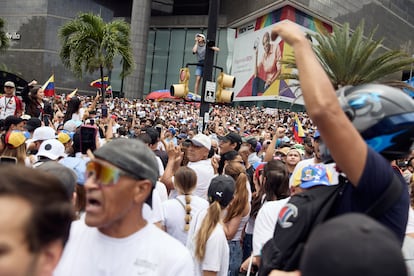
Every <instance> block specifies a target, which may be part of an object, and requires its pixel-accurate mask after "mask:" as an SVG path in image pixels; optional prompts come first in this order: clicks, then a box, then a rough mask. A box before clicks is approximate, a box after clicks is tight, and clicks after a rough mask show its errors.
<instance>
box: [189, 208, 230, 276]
mask: <svg viewBox="0 0 414 276" xmlns="http://www.w3.org/2000/svg"><path fill="white" fill-rule="evenodd" d="M206 214H207V210H203V211H201V212H199V213H198V214H197V215H196V217H195V218H193V219H192V220H191V225H190V231H188V239H187V248H188V249H189V250H190V252H191V254H192V256H193V260H194V266H195V273H194V274H193V275H195V276H201V275H203V271H204V270H205V271H215V272H217V276H227V273H228V270H229V258H230V252H229V245H228V243H227V239H226V234H225V233H224V229H223V225H222V224H220V223H218V224H217V225H216V227H215V228H214V230H213V232H212V233H211V235H210V237H209V238H208V240H207V243H206V251H205V254H204V259H203V261H202V262H199V261H198V260H197V259H196V258H195V236H196V234H197V232H198V230H199V228H200V226H201V223H202V222H203V219H204V217H205V216H206Z"/></svg>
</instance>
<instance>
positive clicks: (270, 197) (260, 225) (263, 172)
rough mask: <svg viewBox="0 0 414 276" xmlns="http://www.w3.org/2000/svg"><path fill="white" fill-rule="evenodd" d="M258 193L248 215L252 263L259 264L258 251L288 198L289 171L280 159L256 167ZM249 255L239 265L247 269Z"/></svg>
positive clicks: (271, 235) (272, 230) (268, 236)
mask: <svg viewBox="0 0 414 276" xmlns="http://www.w3.org/2000/svg"><path fill="white" fill-rule="evenodd" d="M256 172H258V174H257V176H256V177H255V178H256V179H257V180H258V184H259V185H258V187H259V189H258V193H257V195H256V196H255V197H254V198H253V201H252V210H251V213H250V216H251V217H252V218H254V219H255V223H254V231H253V252H252V254H251V257H252V260H251V261H252V263H253V265H255V266H258V265H259V264H260V252H261V249H262V247H263V245H264V243H265V242H266V241H268V240H269V239H270V238H271V237H273V232H274V229H275V225H276V220H277V217H278V214H279V210H280V209H281V208H282V207H283V206H284V205H285V204H286V203H287V201H288V200H289V195H290V193H289V171H288V169H287V167H286V165H285V163H283V162H282V161H281V160H271V161H269V162H267V164H265V165H264V166H263V167H260V166H259V167H258V168H257V170H256ZM249 262H250V257H249V258H248V259H245V261H244V262H243V264H242V265H241V269H240V270H241V271H244V272H245V271H247V270H248V266H249Z"/></svg>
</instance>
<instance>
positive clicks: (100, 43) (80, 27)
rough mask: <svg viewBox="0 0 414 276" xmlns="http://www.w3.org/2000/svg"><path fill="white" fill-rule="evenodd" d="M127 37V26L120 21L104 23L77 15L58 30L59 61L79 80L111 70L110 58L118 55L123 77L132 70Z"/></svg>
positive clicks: (95, 16) (132, 61)
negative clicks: (60, 44) (84, 75)
mask: <svg viewBox="0 0 414 276" xmlns="http://www.w3.org/2000/svg"><path fill="white" fill-rule="evenodd" d="M129 36H130V25H129V24H128V23H126V22H125V21H123V20H113V21H112V22H109V23H105V22H104V21H103V19H102V18H101V17H100V16H97V15H94V14H92V13H80V14H79V15H78V16H77V17H76V18H75V19H73V20H72V21H69V22H68V23H66V24H65V25H64V26H62V27H61V28H60V30H59V38H60V40H61V43H62V48H61V51H60V57H61V59H62V62H63V64H64V66H65V67H67V68H69V69H71V70H72V71H73V72H74V74H75V75H77V76H78V77H82V75H83V74H84V73H85V72H89V73H92V72H94V71H96V70H100V69H101V68H106V69H108V70H111V69H112V67H113V60H114V58H115V57H116V56H118V55H120V56H121V57H122V60H123V62H124V64H125V65H124V69H125V70H124V71H123V72H122V73H121V76H122V77H124V76H126V75H128V74H130V73H131V72H132V70H133V68H134V60H133V56H132V47H131V42H130V38H129Z"/></svg>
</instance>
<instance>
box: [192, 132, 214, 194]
mask: <svg viewBox="0 0 414 276" xmlns="http://www.w3.org/2000/svg"><path fill="white" fill-rule="evenodd" d="M187 141H188V142H191V145H190V147H189V149H188V151H187V157H188V160H189V161H190V162H188V164H187V166H188V167H189V168H191V169H193V170H194V171H195V172H196V174H197V185H196V188H195V190H194V192H193V195H196V196H199V197H201V198H204V199H205V200H207V190H208V186H210V181H211V179H213V177H214V168H213V165H211V159H209V158H208V153H209V151H210V148H211V139H210V137H208V136H207V135H204V134H201V133H199V134H197V135H196V136H194V137H193V139H188V140H187Z"/></svg>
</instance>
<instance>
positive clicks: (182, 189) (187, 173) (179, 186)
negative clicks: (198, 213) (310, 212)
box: [174, 166, 197, 232]
mask: <svg viewBox="0 0 414 276" xmlns="http://www.w3.org/2000/svg"><path fill="white" fill-rule="evenodd" d="M196 184H197V174H196V173H195V171H194V170H193V169H191V168H189V167H186V166H182V167H179V168H178V170H177V171H176V172H175V175H174V187H175V189H176V190H177V191H178V192H179V193H181V194H183V195H185V206H184V210H185V216H184V221H185V225H184V231H185V232H187V231H188V230H189V229H190V222H191V218H192V217H191V192H192V191H193V190H194V188H195V187H196Z"/></svg>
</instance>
